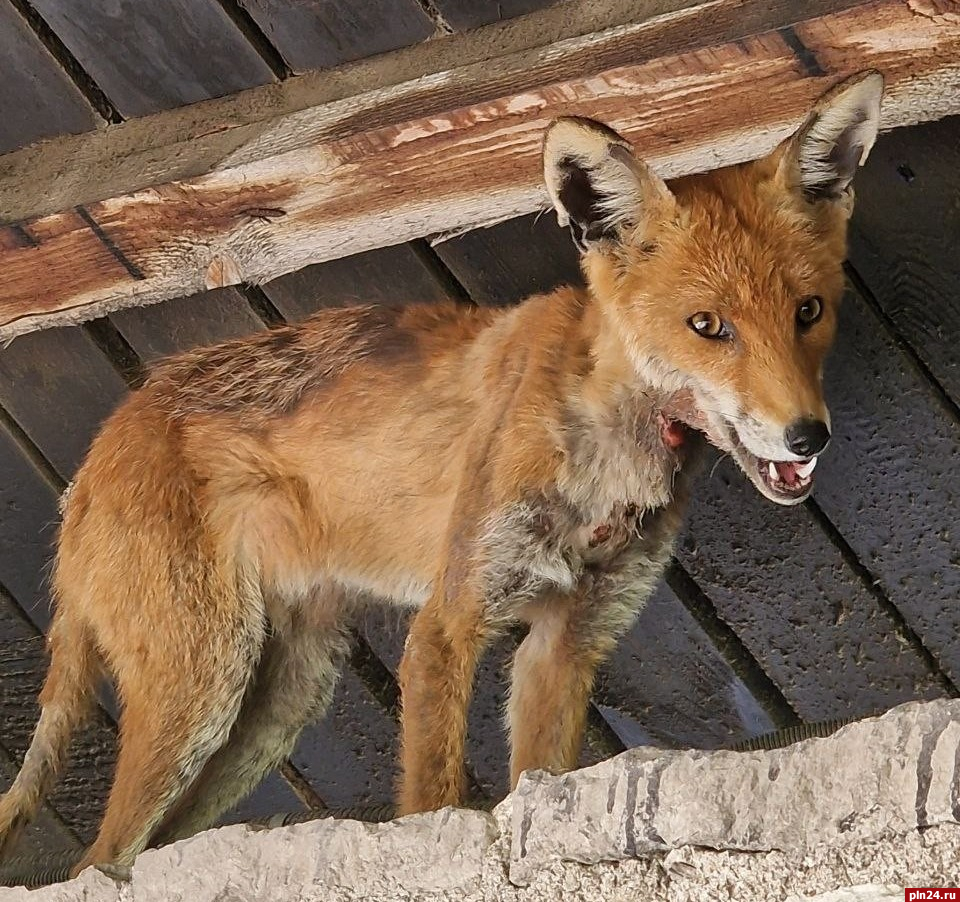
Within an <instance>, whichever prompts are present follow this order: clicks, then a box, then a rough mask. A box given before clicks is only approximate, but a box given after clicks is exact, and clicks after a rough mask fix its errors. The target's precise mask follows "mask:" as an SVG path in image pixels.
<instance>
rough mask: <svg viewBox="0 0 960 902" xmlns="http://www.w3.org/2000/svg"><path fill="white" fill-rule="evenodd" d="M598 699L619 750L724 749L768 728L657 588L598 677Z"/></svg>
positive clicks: (703, 638)
mask: <svg viewBox="0 0 960 902" xmlns="http://www.w3.org/2000/svg"><path fill="white" fill-rule="evenodd" d="M600 690H601V691H600V693H599V695H598V701H599V702H601V705H600V707H601V709H602V710H603V713H604V716H606V717H607V719H608V720H609V721H610V723H611V724H612V726H613V728H614V730H615V731H616V732H617V733H618V734H619V736H620V738H621V739H622V740H623V742H624V744H625V745H639V744H654V745H662V746H665V747H670V748H687V747H691V748H722V747H724V746H728V745H731V744H733V743H735V742H738V741H740V740H741V739H745V738H747V737H749V736H756V735H757V734H759V733H764V732H767V731H769V730H772V729H773V728H774V725H773V721H772V720H771V719H770V716H769V715H768V714H767V713H766V712H765V711H764V710H763V708H762V706H761V705H760V703H759V702H758V701H757V700H756V699H755V698H754V696H753V695H752V694H751V692H750V690H749V689H748V688H747V687H746V686H745V685H744V684H743V682H742V681H741V680H740V679H739V678H738V677H737V676H736V674H734V672H733V671H732V670H731V669H730V665H729V664H728V663H727V662H726V661H725V660H724V659H723V657H722V656H721V655H720V653H719V652H718V651H717V649H716V648H715V647H714V646H713V644H712V643H711V642H710V639H709V637H708V636H707V635H706V633H704V631H703V630H702V629H701V628H700V626H699V625H698V624H697V622H696V621H695V620H694V619H693V617H692V616H691V615H690V613H689V612H688V611H687V609H686V608H685V607H684V606H683V603H682V602H681V601H680V599H678V598H677V596H676V595H674V593H673V592H672V591H671V590H670V589H669V588H668V587H667V586H666V585H665V584H663V583H661V584H660V585H659V586H658V587H657V590H656V592H655V593H654V594H653V596H652V597H651V598H650V600H649V601H648V602H647V604H646V606H645V607H644V608H643V610H642V611H641V612H640V614H639V616H638V617H637V620H636V622H635V623H634V625H633V627H632V628H631V630H630V632H629V633H627V635H626V636H624V638H623V639H622V640H621V641H620V643H619V645H618V646H617V649H616V651H615V652H614V654H613V656H612V658H611V659H610V661H609V662H608V663H607V664H606V665H604V667H603V668H602V669H601V672H600Z"/></svg>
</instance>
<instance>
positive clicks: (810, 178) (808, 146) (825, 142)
mask: <svg viewBox="0 0 960 902" xmlns="http://www.w3.org/2000/svg"><path fill="white" fill-rule="evenodd" d="M882 94H883V76H882V75H881V74H880V73H879V72H874V71H868V72H861V73H859V74H858V75H855V76H853V77H852V78H849V79H847V80H846V81H843V82H841V83H840V84H838V85H837V86H836V87H834V88H833V89H832V90H830V91H828V92H827V93H826V94H824V95H823V97H821V98H820V100H819V102H818V103H817V105H816V107H815V108H814V110H813V112H812V113H811V114H810V116H809V117H808V118H807V121H806V122H805V123H804V124H803V125H802V126H801V128H800V130H799V131H798V132H797V133H796V134H795V135H794V136H793V138H791V139H790V141H789V143H788V145H787V149H786V153H785V155H784V157H783V160H782V162H781V172H782V174H783V177H784V179H785V180H786V182H787V184H789V185H791V186H793V187H795V188H799V189H800V190H801V191H803V193H804V194H805V195H806V196H807V197H808V198H809V199H810V200H821V199H824V198H826V199H830V200H838V199H840V198H842V197H843V196H844V193H845V192H846V190H847V188H849V187H850V182H852V181H853V177H854V175H855V174H856V172H857V167H858V166H862V165H863V164H864V163H865V162H866V159H867V154H869V153H870V148H871V147H873V142H874V141H875V140H876V137H877V130H878V128H879V127H880V98H881V96H882Z"/></svg>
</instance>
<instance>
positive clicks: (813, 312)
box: [797, 294, 823, 329]
mask: <svg viewBox="0 0 960 902" xmlns="http://www.w3.org/2000/svg"><path fill="white" fill-rule="evenodd" d="M822 315H823V299H822V298H820V297H819V296H817V295H815V294H812V295H810V297H808V298H806V299H805V300H804V302H803V303H802V304H801V305H800V306H799V307H798V308H797V323H798V324H799V326H800V328H801V329H809V328H810V326H812V325H813V324H814V323H815V322H816V321H817V320H818V319H820V317H821V316H822Z"/></svg>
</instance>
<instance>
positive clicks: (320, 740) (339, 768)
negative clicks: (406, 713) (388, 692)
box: [292, 668, 399, 805]
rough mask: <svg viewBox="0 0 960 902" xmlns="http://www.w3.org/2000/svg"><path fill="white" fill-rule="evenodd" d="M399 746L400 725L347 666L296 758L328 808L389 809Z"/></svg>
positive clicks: (307, 730) (297, 751) (295, 762)
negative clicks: (329, 806) (381, 807)
mask: <svg viewBox="0 0 960 902" xmlns="http://www.w3.org/2000/svg"><path fill="white" fill-rule="evenodd" d="M398 748H399V739H398V726H397V722H396V721H395V720H394V719H393V718H392V717H390V716H389V715H388V714H387V713H386V712H385V711H384V710H383V708H381V707H380V705H379V704H378V703H377V702H376V701H375V700H374V698H373V697H372V696H371V695H370V693H369V692H368V691H367V689H366V687H365V686H364V685H363V683H361V682H360V680H359V679H358V678H357V675H356V674H355V673H354V672H353V671H352V670H350V669H349V668H346V669H344V671H343V674H342V675H341V677H340V683H339V684H338V686H337V691H336V694H335V696H334V699H333V704H332V705H331V706H330V710H329V711H328V712H327V716H326V717H325V718H324V719H323V720H322V721H320V723H317V724H314V725H312V726H310V727H307V729H306V730H304V732H303V735H302V736H301V737H300V741H299V742H298V743H297V747H296V749H295V750H294V753H293V755H292V760H293V763H294V764H295V765H296V766H297V769H298V770H299V771H300V772H301V773H302V774H303V775H304V776H306V777H307V779H309V781H310V784H311V786H313V787H314V788H315V789H316V790H317V792H318V793H319V794H320V798H321V799H323V801H324V803H325V804H327V805H389V804H392V802H393V796H394V792H395V789H396V776H397V771H396V760H397V750H398Z"/></svg>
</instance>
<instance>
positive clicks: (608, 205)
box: [544, 72, 883, 504]
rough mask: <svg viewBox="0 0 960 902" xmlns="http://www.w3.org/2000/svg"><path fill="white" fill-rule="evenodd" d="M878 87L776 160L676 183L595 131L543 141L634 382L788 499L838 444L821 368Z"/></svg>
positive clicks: (817, 111)
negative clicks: (672, 400)
mask: <svg viewBox="0 0 960 902" xmlns="http://www.w3.org/2000/svg"><path fill="white" fill-rule="evenodd" d="M882 90H883V80H882V78H881V76H880V75H879V74H878V73H876V72H867V73H862V74H860V75H858V76H855V77H854V78H851V79H849V80H848V81H845V82H843V83H842V84H840V85H838V86H837V87H835V88H834V89H833V90H832V91H830V92H828V93H827V94H826V95H824V96H823V97H822V98H821V99H820V101H819V102H818V103H817V104H816V106H815V107H814V109H813V111H812V112H811V113H810V115H809V116H808V117H807V119H806V121H805V122H804V123H803V125H802V126H801V127H800V129H799V131H797V132H796V134H794V135H793V136H792V137H791V138H789V139H787V140H786V141H784V142H783V143H782V144H780V145H779V146H778V147H777V148H776V149H775V150H774V151H773V152H772V153H771V154H769V155H768V156H767V157H764V158H763V159H761V160H757V161H755V162H751V163H745V164H742V165H739V166H732V167H729V168H726V169H721V170H718V171H716V172H712V173H709V174H706V175H697V176H691V177H688V178H684V179H680V180H677V181H675V182H672V183H671V184H670V185H669V186H668V185H667V184H666V183H665V182H664V181H663V180H661V179H660V178H658V177H657V176H656V175H655V174H654V173H653V172H652V171H651V170H650V168H649V167H648V166H647V165H646V164H645V163H644V162H643V161H642V160H640V159H639V158H638V157H636V156H635V155H634V153H633V150H632V148H631V146H630V144H629V143H628V142H627V141H626V140H625V139H624V138H622V137H621V136H620V135H618V134H617V133H616V132H615V131H613V130H612V129H610V128H608V127H607V126H605V125H603V124H601V123H599V122H595V121H593V120H589V119H581V118H564V119H558V120H556V121H555V122H553V123H552V124H551V126H550V127H549V129H548V131H547V133H546V136H545V139H544V176H545V180H546V185H547V190H548V192H549V194H550V198H551V200H552V201H553V205H554V207H555V208H556V211H557V215H558V218H559V220H560V223H561V225H568V226H569V227H570V230H571V232H572V234H573V238H574V241H575V242H576V244H577V246H578V247H579V248H580V250H581V252H582V254H583V258H582V263H583V269H584V273H585V275H586V277H587V282H588V286H589V289H590V291H591V293H592V295H593V296H594V297H595V298H596V299H597V301H598V302H599V303H600V304H601V307H602V309H603V310H604V311H605V313H606V315H607V320H608V321H609V322H610V323H611V324H612V327H613V328H614V329H615V330H616V333H617V334H618V335H619V338H620V341H621V342H622V345H623V347H624V349H625V350H626V356H627V358H628V359H629V360H630V362H631V364H632V366H633V367H635V369H636V377H637V379H638V381H639V382H640V383H641V384H642V385H648V386H652V387H654V388H656V389H657V390H659V391H661V392H663V393H665V394H668V395H672V396H675V397H687V398H692V409H690V410H688V411H687V413H686V414H684V415H683V418H684V419H685V420H686V421H687V423H688V424H689V425H692V426H695V427H696V428H698V429H700V430H701V431H703V432H705V433H706V435H707V436H708V438H709V439H710V441H711V442H712V443H713V444H715V445H717V446H718V447H719V448H721V449H722V450H723V451H726V452H728V453H729V454H730V455H731V456H732V457H733V458H734V459H735V460H736V462H737V463H738V465H739V466H740V468H741V469H742V470H743V471H744V473H746V475H747V476H748V477H749V478H750V479H751V480H752V482H753V483H754V485H755V486H756V487H757V488H758V489H759V490H760V492H762V493H763V494H764V495H765V496H766V497H767V498H770V499H771V500H773V501H776V502H777V503H779V504H796V503H798V502H800V501H802V500H803V499H804V498H805V497H806V496H807V495H808V494H809V493H810V490H811V488H812V482H813V480H812V473H813V468H814V466H815V465H816V462H817V455H819V454H820V453H821V452H822V451H823V450H824V448H825V447H826V446H827V443H828V441H829V439H830V415H829V412H828V411H827V407H826V404H825V403H824V398H823V386H822V375H823V363H824V358H825V356H826V353H827V351H828V349H829V347H830V345H831V343H832V341H833V336H834V332H835V329H836V322H837V308H838V305H839V303H840V298H841V295H842V293H843V287H844V276H843V268H842V265H843V261H844V258H845V256H846V232H847V220H848V218H849V216H850V213H851V211H852V208H853V191H852V188H851V182H852V180H853V176H854V174H855V172H856V170H857V167H858V166H859V165H861V164H862V163H863V162H864V160H866V158H867V154H868V153H869V151H870V148H871V147H872V146H873V142H874V139H875V138H876V134H877V128H878V125H879V119H880V97H881V94H882Z"/></svg>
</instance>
